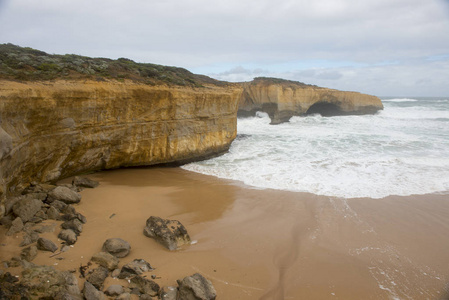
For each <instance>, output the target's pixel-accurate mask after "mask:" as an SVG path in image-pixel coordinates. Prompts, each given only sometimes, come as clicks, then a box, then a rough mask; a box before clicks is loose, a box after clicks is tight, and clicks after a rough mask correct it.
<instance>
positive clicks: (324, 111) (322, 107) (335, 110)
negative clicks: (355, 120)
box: [306, 102, 344, 117]
mask: <svg viewBox="0 0 449 300" xmlns="http://www.w3.org/2000/svg"><path fill="white" fill-rule="evenodd" d="M313 114H320V115H322V116H323V117H332V116H341V115H343V114H344V112H343V111H342V110H341V108H340V106H338V105H337V104H334V103H329V102H317V103H315V104H313V105H312V106H310V107H309V109H308V110H307V111H306V115H313Z"/></svg>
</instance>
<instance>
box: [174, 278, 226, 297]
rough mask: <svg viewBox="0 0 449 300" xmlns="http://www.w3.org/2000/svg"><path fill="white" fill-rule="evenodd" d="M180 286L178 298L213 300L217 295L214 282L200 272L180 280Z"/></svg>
mask: <svg viewBox="0 0 449 300" xmlns="http://www.w3.org/2000/svg"><path fill="white" fill-rule="evenodd" d="M178 286H179V287H178V299H186V300H213V299H215V298H216V297H217V292H216V291H215V288H214V286H213V285H212V283H211V282H210V281H209V280H207V279H206V278H204V277H203V276H202V275H201V274H199V273H196V274H193V275H192V276H187V277H184V279H183V280H178Z"/></svg>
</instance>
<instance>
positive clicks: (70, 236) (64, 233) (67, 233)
mask: <svg viewBox="0 0 449 300" xmlns="http://www.w3.org/2000/svg"><path fill="white" fill-rule="evenodd" d="M58 238H60V239H61V240H63V241H65V242H66V243H67V244H68V245H73V244H75V243H76V241H77V239H78V236H77V235H76V233H75V231H73V230H72V229H64V230H61V232H60V233H59V234H58Z"/></svg>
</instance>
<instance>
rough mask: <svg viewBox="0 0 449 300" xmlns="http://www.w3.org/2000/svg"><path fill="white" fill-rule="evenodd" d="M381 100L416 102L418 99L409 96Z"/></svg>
mask: <svg viewBox="0 0 449 300" xmlns="http://www.w3.org/2000/svg"><path fill="white" fill-rule="evenodd" d="M382 101H383V102H417V101H419V100H416V99H410V98H394V99H384V100H382Z"/></svg>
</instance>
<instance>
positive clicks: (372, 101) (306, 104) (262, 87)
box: [238, 77, 383, 124]
mask: <svg viewBox="0 0 449 300" xmlns="http://www.w3.org/2000/svg"><path fill="white" fill-rule="evenodd" d="M241 86H242V88H243V93H242V95H241V98H240V103H239V111H238V115H239V116H241V117H245V116H253V115H254V114H255V113H256V112H257V111H263V112H266V113H268V115H269V116H270V118H271V124H279V123H283V122H287V121H288V120H289V119H290V118H291V117H292V116H301V115H307V114H314V113H320V114H321V115H323V116H337V115H362V114H373V113H376V112H377V111H379V110H382V109H383V105H382V102H381V101H380V99H379V98H377V97H375V96H370V95H366V94H361V93H357V92H345V91H338V90H333V89H327V88H321V87H317V86H314V85H307V84H303V83H300V82H295V81H288V80H282V79H276V78H263V77H261V78H256V79H254V80H253V81H251V82H245V83H241Z"/></svg>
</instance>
